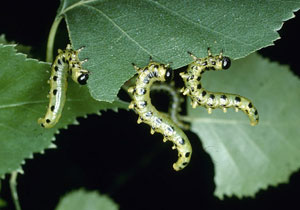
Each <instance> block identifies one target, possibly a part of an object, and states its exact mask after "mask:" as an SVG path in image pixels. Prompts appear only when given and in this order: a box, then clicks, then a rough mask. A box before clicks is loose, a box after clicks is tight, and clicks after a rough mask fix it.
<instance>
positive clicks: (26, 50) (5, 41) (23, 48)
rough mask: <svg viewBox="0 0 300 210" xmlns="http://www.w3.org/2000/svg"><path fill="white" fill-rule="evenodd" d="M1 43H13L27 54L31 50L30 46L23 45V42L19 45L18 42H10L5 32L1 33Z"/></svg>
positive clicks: (19, 50) (18, 49)
mask: <svg viewBox="0 0 300 210" xmlns="http://www.w3.org/2000/svg"><path fill="white" fill-rule="evenodd" d="M0 44H13V45H15V48H16V49H17V51H18V52H21V53H25V54H27V55H28V54H29V53H30V50H31V47H30V46H26V45H21V44H18V45H17V44H16V42H14V41H11V42H8V41H7V40H6V38H5V35H4V34H1V35H0Z"/></svg>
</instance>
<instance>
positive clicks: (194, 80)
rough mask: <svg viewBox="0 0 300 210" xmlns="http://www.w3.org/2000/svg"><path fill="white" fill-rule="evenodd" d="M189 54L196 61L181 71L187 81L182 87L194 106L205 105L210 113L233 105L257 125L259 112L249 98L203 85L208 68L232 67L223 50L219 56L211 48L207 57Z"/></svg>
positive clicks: (225, 109) (221, 68) (251, 122)
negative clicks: (213, 53) (209, 89)
mask: <svg viewBox="0 0 300 210" xmlns="http://www.w3.org/2000/svg"><path fill="white" fill-rule="evenodd" d="M189 54H190V55H191V56H192V58H193V59H194V62H193V63H191V64H190V65H189V66H188V68H187V71H186V72H182V73H180V76H181V77H182V79H183V80H184V83H185V88H182V89H181V92H183V95H189V96H190V97H191V99H192V103H191V104H192V107H193V108H196V107H197V106H204V107H205V108H207V110H208V113H211V112H212V109H215V108H221V109H222V110H223V111H224V112H226V111H227V108H230V107H233V108H235V110H236V111H238V110H242V111H243V112H244V113H246V114H247V115H248V117H249V119H250V124H251V125H253V126H254V125H256V124H257V123H258V120H259V117H258V112H257V109H256V108H255V107H254V105H253V104H252V102H251V101H250V100H249V99H247V98H245V97H243V96H240V95H236V94H230V93H222V92H211V91H207V90H205V89H204V88H203V87H202V85H201V82H200V80H201V74H202V73H204V72H205V71H208V70H226V69H228V68H229V67H230V64H231V61H230V59H229V58H228V57H225V56H223V53H222V52H221V53H220V54H219V55H217V56H212V54H211V52H210V50H209V49H208V56H207V57H205V58H197V57H196V56H194V55H192V54H191V53H189Z"/></svg>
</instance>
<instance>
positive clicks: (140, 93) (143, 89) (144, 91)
mask: <svg viewBox="0 0 300 210" xmlns="http://www.w3.org/2000/svg"><path fill="white" fill-rule="evenodd" d="M146 92H147V91H146V89H145V88H141V89H139V95H145V93H146Z"/></svg>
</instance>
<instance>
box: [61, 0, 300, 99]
mask: <svg viewBox="0 0 300 210" xmlns="http://www.w3.org/2000/svg"><path fill="white" fill-rule="evenodd" d="M299 8H300V1H299V0H297V1H277V0H270V1H264V0H257V1H244V0H236V1H229V0H219V1H211V0H202V1H198V0H190V1H181V0H158V1H153V0H143V1H134V0H114V1H102V0H87V1H82V0H81V1H79V0H62V1H61V6H60V8H59V10H58V16H60V15H64V16H65V18H66V22H67V26H68V30H69V34H70V39H71V42H72V44H73V46H74V47H75V48H76V49H77V48H79V47H81V46H86V48H85V50H84V51H82V53H81V55H80V56H81V57H82V58H89V62H87V63H86V64H85V67H86V68H87V69H88V70H90V71H91V72H92V74H91V78H90V82H89V89H90V92H91V95H92V96H93V97H94V98H96V99H97V100H102V101H110V102H111V101H113V100H115V99H116V95H117V93H118V91H119V89H120V87H121V85H123V84H124V82H125V81H127V80H128V79H129V78H130V77H132V75H133V74H135V71H134V70H133V68H132V66H131V63H132V62H134V63H136V64H137V65H138V66H141V67H142V66H144V65H146V64H147V63H148V59H149V56H152V57H153V59H154V60H156V61H160V62H163V63H170V62H171V63H172V67H173V68H174V69H177V68H179V67H182V66H185V65H187V64H188V63H190V62H191V58H190V56H189V55H188V54H187V51H191V52H193V53H194V54H195V55H197V56H199V57H202V56H206V50H207V47H210V48H211V49H212V51H213V52H214V53H219V52H220V51H221V49H223V50H225V54H226V55H227V56H230V57H231V58H234V59H236V58H241V57H244V56H246V55H248V54H250V53H251V52H254V51H256V50H258V49H261V48H263V47H265V46H269V45H272V44H273V41H274V40H276V39H278V38H279V36H278V33H277V32H276V31H277V30H279V29H280V28H281V27H282V24H283V21H286V20H288V19H290V18H292V17H294V14H293V11H296V10H298V9H299Z"/></svg>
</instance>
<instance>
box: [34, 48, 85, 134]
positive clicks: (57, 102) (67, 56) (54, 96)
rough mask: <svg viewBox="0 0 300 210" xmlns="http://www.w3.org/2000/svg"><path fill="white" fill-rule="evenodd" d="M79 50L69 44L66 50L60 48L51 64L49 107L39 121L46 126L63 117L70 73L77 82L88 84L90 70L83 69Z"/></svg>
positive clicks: (50, 126)
mask: <svg viewBox="0 0 300 210" xmlns="http://www.w3.org/2000/svg"><path fill="white" fill-rule="evenodd" d="M81 49H82V48H81ZM79 51H80V50H73V49H72V48H71V45H69V44H68V45H67V48H66V50H60V49H59V50H58V55H57V56H56V58H55V60H54V62H53V64H52V66H51V76H50V79H49V84H50V91H49V105H48V109H47V112H46V114H45V117H44V118H39V119H38V123H39V124H40V125H41V126H42V127H44V128H52V127H53V126H54V125H55V124H56V123H57V122H58V121H59V119H60V117H61V113H62V110H63V107H64V104H65V101H66V91H67V86H68V84H67V77H68V75H71V77H72V79H73V80H74V81H75V82H76V83H79V84H81V85H84V84H86V81H87V79H88V75H89V71H87V70H84V69H82V66H81V64H82V63H83V61H80V60H79V58H78V53H79Z"/></svg>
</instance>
